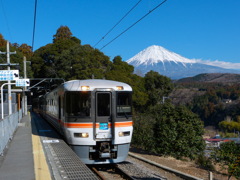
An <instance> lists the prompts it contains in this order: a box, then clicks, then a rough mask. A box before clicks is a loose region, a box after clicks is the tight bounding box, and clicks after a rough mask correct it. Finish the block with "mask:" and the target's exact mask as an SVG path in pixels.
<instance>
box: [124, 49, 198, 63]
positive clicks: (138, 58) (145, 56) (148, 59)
mask: <svg viewBox="0 0 240 180" xmlns="http://www.w3.org/2000/svg"><path fill="white" fill-rule="evenodd" d="M170 61H172V62H174V63H176V64H178V63H182V64H183V65H184V66H185V63H196V61H194V60H190V59H187V58H185V57H182V56H180V55H179V54H176V53H174V52H171V51H169V50H167V49H165V48H164V47H162V46H157V45H153V46H150V47H148V48H146V49H144V50H143V51H141V52H139V53H138V54H137V55H135V56H134V57H132V58H130V59H129V60H127V63H129V64H135V66H139V65H141V64H142V65H153V64H156V63H159V62H162V63H163V64H164V62H170Z"/></svg>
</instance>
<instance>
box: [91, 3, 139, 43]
mask: <svg viewBox="0 0 240 180" xmlns="http://www.w3.org/2000/svg"><path fill="white" fill-rule="evenodd" d="M141 1H142V0H139V1H138V2H137V3H136V4H135V5H134V6H133V7H132V8H131V9H130V10H129V11H128V12H127V13H126V14H125V15H124V16H123V17H122V18H121V19H120V20H119V21H118V22H117V23H116V24H115V25H114V26H113V27H112V28H111V29H110V30H109V31H108V32H107V33H106V34H105V35H104V36H103V37H102V38H101V39H100V40H99V41H98V42H97V43H96V44H95V45H94V47H96V46H97V45H98V44H99V43H100V42H101V41H102V40H103V39H104V38H105V37H106V36H107V35H108V34H109V33H110V32H111V31H112V30H113V29H114V28H115V27H116V26H117V25H118V24H120V22H121V21H122V20H123V19H124V18H125V17H127V16H128V14H129V13H130V12H131V11H132V10H133V9H134V8H136V7H137V5H138V4H139V3H140V2H141Z"/></svg>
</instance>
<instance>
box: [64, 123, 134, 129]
mask: <svg viewBox="0 0 240 180" xmlns="http://www.w3.org/2000/svg"><path fill="white" fill-rule="evenodd" d="M132 125H133V122H116V123H115V127H129V126H132ZM64 126H65V127H67V128H93V123H64ZM108 127H109V128H111V123H109V124H108ZM96 128H99V123H97V124H96Z"/></svg>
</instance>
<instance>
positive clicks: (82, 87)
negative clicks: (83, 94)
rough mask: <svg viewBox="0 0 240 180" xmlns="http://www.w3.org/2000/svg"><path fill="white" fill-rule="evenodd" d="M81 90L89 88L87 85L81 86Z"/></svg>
mask: <svg viewBox="0 0 240 180" xmlns="http://www.w3.org/2000/svg"><path fill="white" fill-rule="evenodd" d="M81 90H82V91H88V90H90V87H89V86H81Z"/></svg>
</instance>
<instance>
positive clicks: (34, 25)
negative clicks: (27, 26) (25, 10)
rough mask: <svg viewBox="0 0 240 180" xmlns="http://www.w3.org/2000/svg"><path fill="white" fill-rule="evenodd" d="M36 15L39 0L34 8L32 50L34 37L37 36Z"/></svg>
mask: <svg viewBox="0 0 240 180" xmlns="http://www.w3.org/2000/svg"><path fill="white" fill-rule="evenodd" d="M36 17H37V0H35V9H34V20H33V36H32V51H33V46H34V38H35V27H36Z"/></svg>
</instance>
